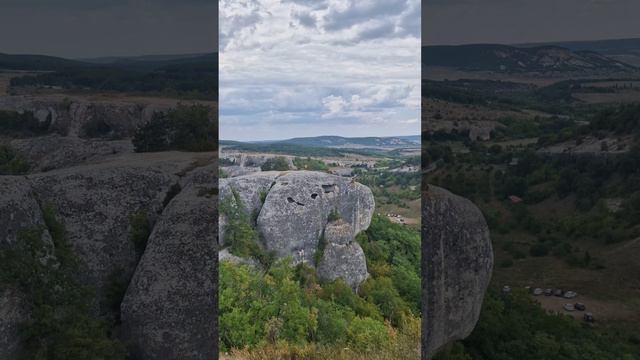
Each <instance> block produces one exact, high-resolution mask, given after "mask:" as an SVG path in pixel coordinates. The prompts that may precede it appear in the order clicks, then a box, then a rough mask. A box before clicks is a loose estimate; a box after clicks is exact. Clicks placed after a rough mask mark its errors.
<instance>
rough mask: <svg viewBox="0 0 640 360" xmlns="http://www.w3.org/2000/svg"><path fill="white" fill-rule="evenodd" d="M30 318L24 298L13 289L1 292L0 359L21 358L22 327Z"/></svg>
mask: <svg viewBox="0 0 640 360" xmlns="http://www.w3.org/2000/svg"><path fill="white" fill-rule="evenodd" d="M28 318H29V312H28V308H27V306H26V304H25V301H24V299H23V297H22V296H21V295H20V294H19V293H18V292H17V291H14V290H11V289H6V290H0V359H20V358H21V356H22V352H23V347H22V345H21V341H20V325H21V324H22V323H23V322H25V321H27V320H28Z"/></svg>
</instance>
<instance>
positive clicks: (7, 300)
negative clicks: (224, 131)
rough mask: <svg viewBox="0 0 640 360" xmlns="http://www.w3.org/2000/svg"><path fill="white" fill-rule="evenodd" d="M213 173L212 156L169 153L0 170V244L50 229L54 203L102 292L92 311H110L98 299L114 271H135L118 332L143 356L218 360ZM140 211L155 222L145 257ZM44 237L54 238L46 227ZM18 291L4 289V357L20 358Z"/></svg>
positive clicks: (0, 297)
mask: <svg viewBox="0 0 640 360" xmlns="http://www.w3.org/2000/svg"><path fill="white" fill-rule="evenodd" d="M206 164H208V165H206ZM216 174H217V165H216V164H215V162H214V161H213V154H204V153H203V154H189V153H181V152H164V153H157V154H125V155H114V156H112V157H110V158H105V159H104V160H102V161H99V162H97V163H93V164H85V165H80V166H75V167H67V168H63V169H58V170H55V171H49V172H46V173H35V174H31V175H27V176H0V244H11V243H13V242H15V241H16V238H17V236H16V234H18V232H19V231H20V230H26V229H32V228H34V227H42V228H45V227H46V224H45V221H44V218H43V212H42V210H41V209H42V208H44V207H45V206H46V207H48V206H49V205H50V206H51V207H52V208H54V209H55V210H56V213H55V216H56V218H57V220H58V221H60V222H61V223H63V224H64V226H65V229H66V237H67V240H68V241H69V243H70V244H71V246H72V249H73V251H74V253H75V254H76V255H77V256H78V258H79V260H80V261H81V263H82V264H83V265H84V269H83V270H84V271H82V274H81V277H82V280H83V281H84V282H86V284H87V285H89V286H91V287H93V288H94V289H95V290H96V298H95V303H96V304H95V305H96V306H95V308H96V309H95V310H96V313H99V310H101V311H102V312H103V313H104V312H105V311H109V310H108V307H107V306H100V305H101V303H102V302H104V301H105V300H106V299H105V297H104V295H103V292H102V289H103V288H104V287H105V286H106V285H108V281H109V280H108V279H109V277H110V275H111V274H112V273H113V272H114V271H117V270H122V271H123V272H124V274H126V275H128V276H133V278H132V280H131V282H130V284H129V287H128V290H127V293H126V296H125V299H124V301H123V303H122V304H121V319H122V324H121V328H122V329H121V330H122V331H121V332H122V333H123V334H129V336H128V337H126V338H124V339H123V340H124V342H125V343H126V344H127V345H129V346H131V349H132V350H133V352H134V353H136V355H139V357H138V358H139V359H143V360H145V359H204V358H207V359H212V358H215V356H216V355H217V353H218V351H217V342H216V341H215V339H216V338H217V335H216V324H217V321H216V318H215V316H216V304H217V283H216V279H217V275H216V274H217V257H216V233H217V226H216V225H217V222H216V217H217V214H216V209H217V177H216ZM178 185H180V186H178ZM138 212H141V213H144V214H146V215H147V219H148V223H149V225H150V227H151V229H152V232H151V235H150V236H149V239H148V243H147V247H146V249H145V250H144V252H143V253H142V254H141V257H140V256H139V255H138V254H137V253H136V250H135V246H134V244H133V242H132V240H131V239H130V234H131V232H132V224H131V220H130V215H132V214H133V213H138ZM43 237H44V240H47V241H49V242H51V237H50V235H49V233H48V231H44V232H43ZM139 259H140V262H138V260H139ZM0 285H2V284H0ZM21 299H22V298H21V297H20V296H19V295H18V293H17V292H15V291H14V292H3V293H0V315H2V316H0V358H1V359H5V358H6V359H14V358H19V357H18V356H13V354H19V352H20V338H19V337H18V333H17V332H16V331H15V330H16V329H17V324H19V323H21V322H23V321H25V320H26V319H28V316H29V313H28V307H24V306H23V302H22V300H21ZM24 300H25V301H28V299H24ZM5 355H6V356H5Z"/></svg>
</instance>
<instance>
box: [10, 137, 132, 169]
mask: <svg viewBox="0 0 640 360" xmlns="http://www.w3.org/2000/svg"><path fill="white" fill-rule="evenodd" d="M10 146H11V147H12V148H13V149H15V150H16V151H18V152H19V153H20V155H22V156H23V157H24V158H25V160H27V162H28V163H29V164H30V170H31V172H42V171H50V170H54V169H60V168H64V167H70V166H74V165H80V164H83V163H90V162H97V161H100V160H103V159H105V158H108V157H112V156H113V155H115V154H128V153H133V145H132V144H131V141H128V140H117V141H104V140H96V139H80V138H76V137H64V136H60V135H57V134H51V135H46V136H40V137H33V138H25V139H15V140H12V141H11V142H10Z"/></svg>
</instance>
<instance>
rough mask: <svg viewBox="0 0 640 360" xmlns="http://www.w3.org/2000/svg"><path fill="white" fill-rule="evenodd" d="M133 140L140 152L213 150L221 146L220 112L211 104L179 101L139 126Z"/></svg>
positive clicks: (137, 150) (136, 149)
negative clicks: (218, 122)
mask: <svg viewBox="0 0 640 360" xmlns="http://www.w3.org/2000/svg"><path fill="white" fill-rule="evenodd" d="M132 142H133V145H134V148H135V151H136V152H157V151H167V150H183V151H213V150H216V149H217V148H218V130H217V121H216V116H215V114H214V111H213V109H211V108H210V107H208V106H204V105H184V104H178V106H177V107H176V108H175V109H171V110H169V111H168V112H166V113H155V114H154V116H153V118H152V120H151V121H149V122H148V123H146V124H144V125H143V126H141V127H140V128H138V129H137V131H136V133H135V135H134V137H133V140H132Z"/></svg>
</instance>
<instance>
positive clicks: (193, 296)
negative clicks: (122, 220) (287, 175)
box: [121, 166, 218, 360]
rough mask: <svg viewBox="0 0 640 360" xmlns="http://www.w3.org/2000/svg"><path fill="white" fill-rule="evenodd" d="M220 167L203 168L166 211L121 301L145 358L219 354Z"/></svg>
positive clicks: (130, 331)
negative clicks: (215, 192) (217, 191)
mask: <svg viewBox="0 0 640 360" xmlns="http://www.w3.org/2000/svg"><path fill="white" fill-rule="evenodd" d="M216 170H217V169H216V167H214V166H210V167H207V168H203V169H199V170H198V173H197V174H194V175H193V176H190V177H189V178H188V179H187V181H186V184H185V187H184V188H183V189H182V191H181V192H180V193H179V194H178V195H177V196H176V197H175V198H173V199H172V200H171V202H170V203H169V205H168V206H167V208H165V210H164V211H163V213H162V215H161V217H160V218H159V219H158V222H157V224H156V225H155V227H154V230H153V233H152V234H151V236H150V238H149V242H148V245H147V248H146V250H145V252H144V255H143V257H142V259H141V260H140V263H139V264H138V267H137V269H136V272H135V275H134V277H133V279H132V281H131V283H130V285H129V288H128V289H127V293H126V295H125V298H124V301H123V303H122V305H121V312H122V323H123V328H124V333H125V334H126V338H127V339H129V341H130V342H131V343H132V346H133V352H134V354H136V355H137V356H139V357H140V358H142V359H161V360H163V359H213V358H215V356H216V355H217V346H216V341H215V340H216V333H215V328H214V325H215V323H216V318H215V313H216V309H217V288H216V281H215V279H216V276H217V275H216V273H217V266H218V263H217V255H216V239H215V236H216V233H217V222H216V217H217V196H211V195H210V189H211V187H212V186H215V184H216V180H217V179H216V176H215V174H216V172H217V171H216Z"/></svg>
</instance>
